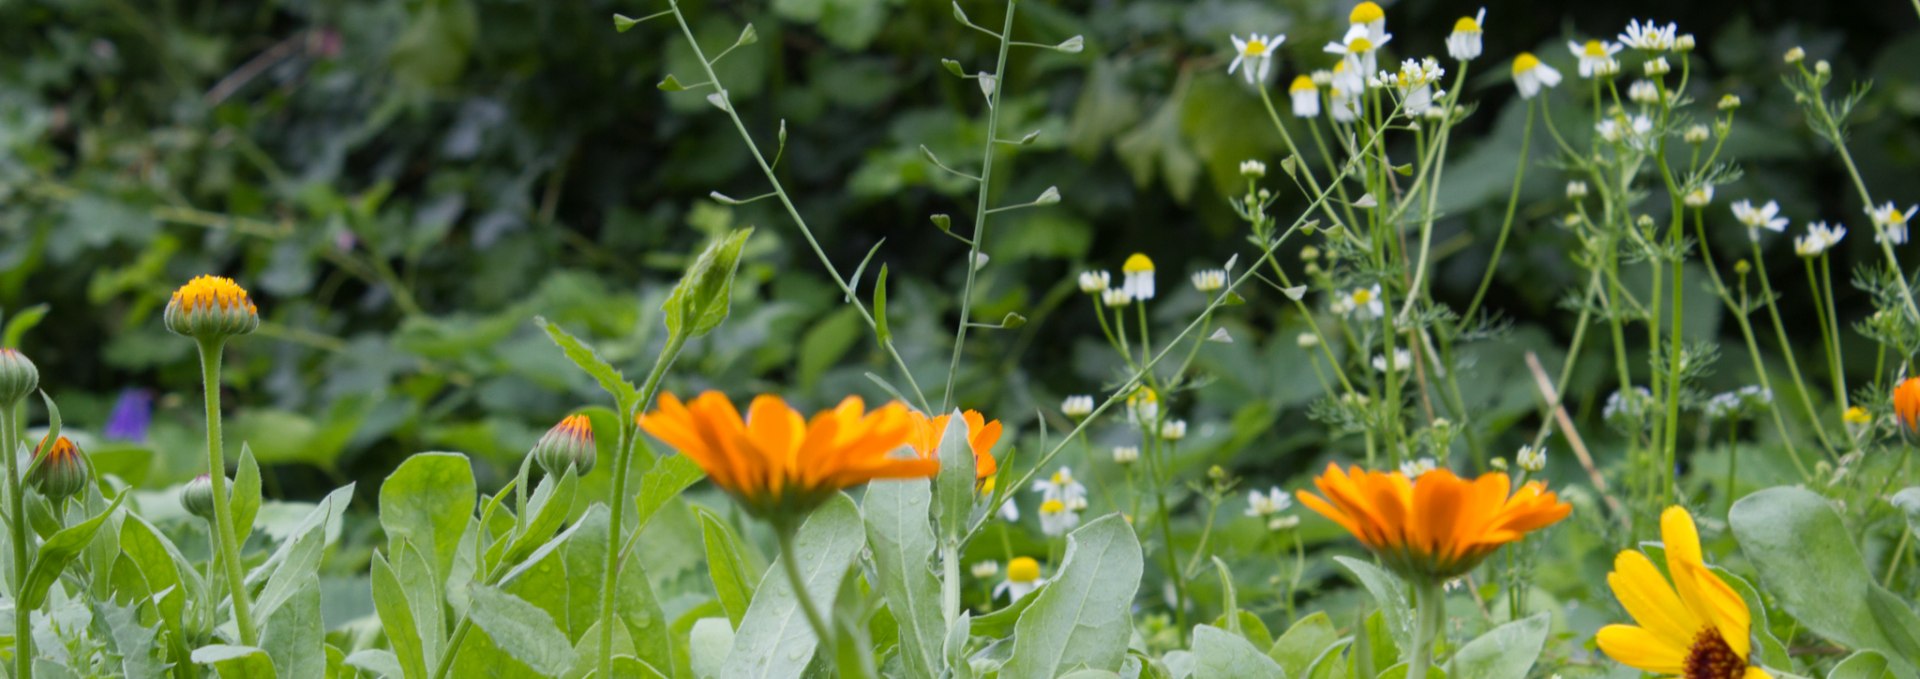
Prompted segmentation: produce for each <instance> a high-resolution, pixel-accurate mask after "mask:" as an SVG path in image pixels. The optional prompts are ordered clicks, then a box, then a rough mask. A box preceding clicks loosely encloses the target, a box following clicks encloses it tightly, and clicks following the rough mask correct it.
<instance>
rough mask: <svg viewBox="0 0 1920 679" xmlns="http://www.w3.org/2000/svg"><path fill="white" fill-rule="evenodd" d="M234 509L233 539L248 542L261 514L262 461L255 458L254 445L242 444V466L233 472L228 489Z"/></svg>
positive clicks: (240, 542) (243, 542)
mask: <svg viewBox="0 0 1920 679" xmlns="http://www.w3.org/2000/svg"><path fill="white" fill-rule="evenodd" d="M228 493H229V497H230V498H231V500H230V502H231V504H232V507H231V509H232V510H233V540H234V542H235V543H237V544H242V545H244V544H246V543H247V537H248V536H251V535H253V520H254V518H256V517H258V516H260V463H259V462H257V461H255V460H254V459H253V447H252V446H250V445H247V444H246V443H241V444H240V466H239V468H238V470H237V471H235V472H234V474H233V486H232V489H231V490H229V491H228Z"/></svg>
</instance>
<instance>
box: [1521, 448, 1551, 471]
mask: <svg viewBox="0 0 1920 679" xmlns="http://www.w3.org/2000/svg"><path fill="white" fill-rule="evenodd" d="M1513 461H1514V462H1515V463H1517V464H1519V465H1520V468H1521V469H1525V470H1527V471H1528V472H1530V473H1534V474H1538V473H1540V472H1541V471H1543V470H1545V469H1546V468H1547V449H1546V448H1545V447H1542V446H1520V452H1517V453H1514V454H1513Z"/></svg>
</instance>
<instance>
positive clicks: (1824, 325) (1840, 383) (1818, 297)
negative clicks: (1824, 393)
mask: <svg viewBox="0 0 1920 679" xmlns="http://www.w3.org/2000/svg"><path fill="white" fill-rule="evenodd" d="M1802 259H1804V260H1806V263H1807V285H1808V286H1809V287H1811V288H1813V312H1814V316H1815V320H1817V321H1819V322H1820V344H1821V346H1822V348H1824V349H1825V350H1826V352H1825V353H1826V355H1827V373H1828V378H1829V379H1830V380H1831V381H1832V382H1833V401H1834V402H1835V403H1838V404H1839V405H1840V412H1846V410H1847V386H1846V377H1845V376H1843V375H1842V374H1841V372H1840V354H1839V353H1837V352H1839V350H1840V348H1839V347H1838V346H1835V337H1834V335H1833V334H1830V332H1829V331H1830V330H1831V329H1832V327H1833V325H1832V318H1831V317H1830V315H1829V313H1828V311H1829V307H1828V306H1827V303H1826V295H1825V294H1823V292H1822V290H1821V286H1820V274H1819V272H1818V271H1817V270H1816V269H1815V267H1814V264H1813V259H1812V258H1810V257H1807V258H1802ZM1832 311H1836V312H1837V311H1839V310H1838V309H1832Z"/></svg>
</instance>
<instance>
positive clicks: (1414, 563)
mask: <svg viewBox="0 0 1920 679" xmlns="http://www.w3.org/2000/svg"><path fill="white" fill-rule="evenodd" d="M1313 482H1314V485H1315V486H1318V487H1319V488H1320V492H1322V493H1325V494H1326V496H1325V497H1321V496H1319V495H1315V494H1313V493H1309V492H1307V491H1305V490H1301V491H1298V492H1297V493H1296V495H1297V496H1298V497H1299V498H1300V502H1301V504H1303V505H1305V506H1306V507H1307V508H1309V509H1312V510H1313V511H1315V512H1318V513H1320V515H1321V516H1325V517H1327V518H1328V519H1332V520H1333V522H1334V523H1338V524H1340V526H1341V527H1342V528H1345V529H1347V532H1349V533H1352V534H1353V536H1354V537H1356V538H1359V539H1360V542H1361V544H1364V545H1366V546H1367V549H1370V550H1372V551H1373V553H1375V554H1377V555H1379V556H1380V559H1381V561H1383V562H1385V563H1386V564H1387V566H1389V567H1390V568H1392V569H1393V570H1394V571H1396V572H1398V573H1400V574H1401V575H1402V576H1403V577H1407V578H1410V579H1413V578H1434V579H1438V580H1448V579H1452V578H1456V577H1459V576H1461V575H1463V574H1465V573H1466V572H1467V571H1470V570H1473V567H1474V566H1477V565H1479V564H1480V562H1481V561H1482V560H1484V559H1486V558H1487V556H1488V555H1490V554H1492V553H1493V552H1494V550H1496V549H1499V548H1500V546H1501V545H1505V544H1507V543H1509V542H1515V541H1518V540H1520V539H1521V538H1524V537H1526V535H1527V533H1530V532H1533V531H1536V530H1539V529H1541V528H1545V527H1547V526H1550V525H1553V524H1554V523H1557V522H1559V521H1560V520H1561V519H1564V518H1567V515H1568V514H1569V513H1571V512H1572V511H1573V507H1572V505H1569V504H1567V503H1565V502H1561V501H1560V499H1559V497H1558V496H1556V495H1554V494H1553V492H1552V491H1549V490H1547V489H1546V486H1545V485H1544V484H1542V483H1540V482H1538V481H1534V482H1529V483H1527V484H1526V485H1523V486H1521V487H1520V489H1519V490H1517V491H1513V492H1511V494H1510V493H1509V489H1511V488H1512V482H1511V481H1510V480H1509V479H1508V477H1507V475H1506V474H1503V473H1499V472H1495V473H1491V474H1484V475H1482V476H1480V477H1479V478H1477V479H1474V480H1471V481H1469V480H1466V479H1462V478H1460V477H1458V476H1455V475H1454V474H1453V472H1451V471H1448V470H1445V469H1436V470H1434V471H1429V472H1425V473H1423V474H1421V475H1420V476H1419V477H1418V478H1409V477H1408V476H1407V475H1406V474H1404V473H1401V472H1375V471H1367V470H1363V469H1361V468H1359V467H1357V466H1356V467H1352V468H1350V469H1348V470H1346V471H1341V469H1340V467H1338V466H1337V465H1333V464H1328V465H1327V470H1326V472H1324V473H1322V474H1321V475H1320V476H1319V477H1318V478H1315V479H1314V481H1313Z"/></svg>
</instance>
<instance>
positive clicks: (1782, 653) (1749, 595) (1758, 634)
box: [1648, 548, 1793, 667]
mask: <svg viewBox="0 0 1920 679" xmlns="http://www.w3.org/2000/svg"><path fill="white" fill-rule="evenodd" d="M1661 554H1662V556H1661V558H1660V561H1665V556H1664V554H1665V550H1664V548H1663V549H1662V550H1661ZM1648 556H1649V557H1651V556H1653V555H1652V554H1651V553H1649V554H1648ZM1707 568H1708V570H1711V571H1713V573H1714V575H1718V576H1720V580H1721V581H1723V582H1725V583H1727V586H1728V587H1732V588H1733V591H1735V592H1739V593H1740V598H1742V599H1745V600H1746V601H1747V611H1748V613H1749V614H1750V615H1751V616H1752V617H1753V620H1754V622H1755V624H1754V625H1753V636H1754V640H1755V641H1756V642H1758V643H1755V644H1754V645H1753V656H1754V657H1755V658H1756V659H1757V660H1758V661H1759V662H1762V663H1765V664H1766V665H1767V666H1768V667H1792V666H1793V658H1792V657H1791V656H1789V655H1788V654H1787V645H1786V644H1783V643H1780V640H1779V639H1778V638H1776V637H1774V636H1773V629H1772V628H1770V627H1769V626H1768V625H1766V624H1765V622H1766V621H1767V620H1768V619H1769V618H1768V616H1767V602H1766V600H1764V599H1762V598H1761V597H1760V592H1759V590H1755V589H1754V588H1753V585H1750V584H1747V581H1746V579H1745V578H1742V577H1740V576H1738V575H1734V574H1733V573H1730V572H1728V571H1727V570H1726V569H1724V568H1721V567H1719V566H1708V567H1707Z"/></svg>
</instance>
